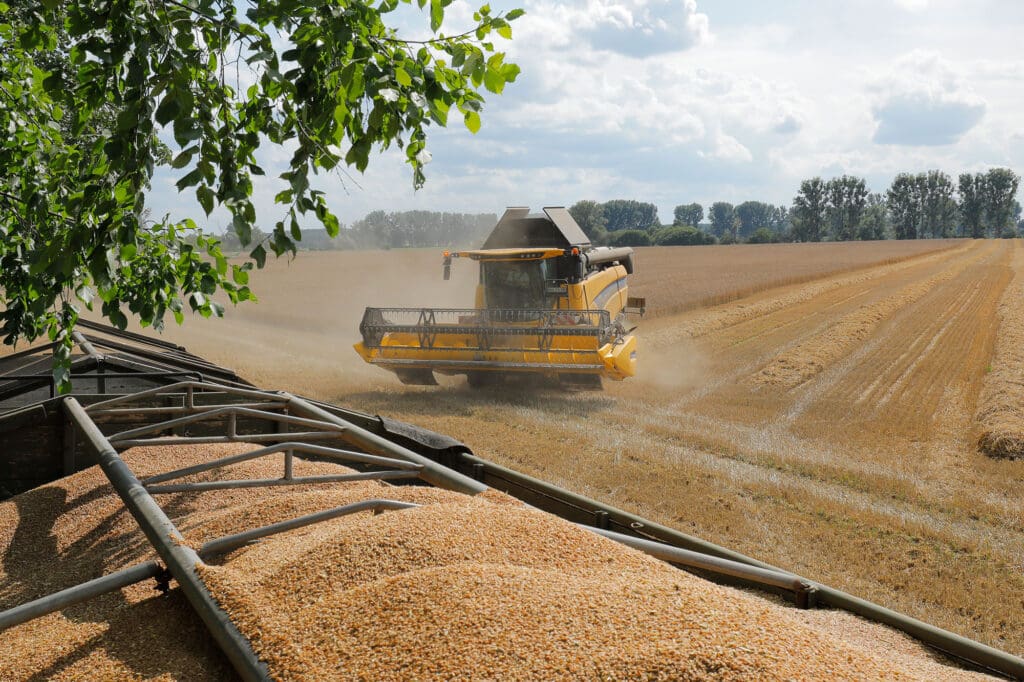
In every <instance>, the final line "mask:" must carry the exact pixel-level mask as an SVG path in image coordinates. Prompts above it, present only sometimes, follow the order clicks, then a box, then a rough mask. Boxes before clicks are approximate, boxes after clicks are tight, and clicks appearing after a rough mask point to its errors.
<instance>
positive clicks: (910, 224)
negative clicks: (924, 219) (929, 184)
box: [885, 173, 921, 239]
mask: <svg viewBox="0 0 1024 682" xmlns="http://www.w3.org/2000/svg"><path fill="white" fill-rule="evenodd" d="M885 199H886V202H887V203H888V205H889V214H890V215H891V216H892V225H893V231H894V232H895V233H896V239H917V237H918V227H919V226H920V224H921V185H920V183H919V182H918V181H917V177H916V176H914V175H911V174H910V173H900V174H899V175H897V176H896V177H895V178H893V181H892V185H890V187H889V190H888V191H887V192H886V193H885Z"/></svg>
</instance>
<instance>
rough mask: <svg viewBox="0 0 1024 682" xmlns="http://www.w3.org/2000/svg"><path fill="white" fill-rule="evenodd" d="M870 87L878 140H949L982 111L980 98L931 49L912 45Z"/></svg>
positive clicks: (983, 105)
mask: <svg viewBox="0 0 1024 682" xmlns="http://www.w3.org/2000/svg"><path fill="white" fill-rule="evenodd" d="M870 90H871V91H872V92H873V93H874V95H875V102H874V105H873V107H872V113H873V115H874V117H875V120H876V121H877V123H878V128H877V129H876V131H875V135H874V141H875V142H877V143H879V144H896V145H946V144H952V143H954V142H956V141H957V140H958V139H960V137H961V136H963V135H964V134H965V133H966V132H968V131H969V130H971V129H972V128H973V127H974V126H975V125H977V124H978V123H979V122H980V121H981V118H982V116H983V115H984V114H985V108H986V103H985V100H984V99H982V98H981V97H979V96H978V95H977V94H975V93H974V92H973V91H972V89H971V88H970V86H969V85H968V84H967V79H966V78H965V77H964V76H963V75H962V74H961V72H960V71H959V70H958V69H957V68H956V67H955V66H954V65H953V64H952V63H951V62H949V61H947V60H945V59H943V58H942V57H941V56H940V55H939V54H938V53H935V52H926V51H921V50H917V51H914V52H911V53H909V54H907V55H905V56H903V57H901V58H900V59H898V60H897V61H896V62H895V63H894V64H893V67H892V69H891V71H890V72H889V73H888V74H886V75H885V76H883V77H882V78H880V79H878V80H877V81H876V82H875V83H874V84H873V85H872V86H871V88H870Z"/></svg>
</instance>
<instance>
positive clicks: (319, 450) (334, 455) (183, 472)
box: [142, 433, 422, 485]
mask: <svg viewBox="0 0 1024 682" xmlns="http://www.w3.org/2000/svg"><path fill="white" fill-rule="evenodd" d="M281 435H287V436H291V435H293V434H290V433H289V434H281ZM295 451H298V452H305V453H307V454H311V455H317V456H320V457H325V458H328V459H331V460H334V461H342V462H345V461H349V462H360V463H362V464H373V465H376V466H385V467H394V468H396V469H407V470H417V471H418V470H419V469H420V468H422V467H420V465H418V464H413V463H411V462H407V461H405V460H403V459H395V458H393V457H378V456H376V455H367V454H366V453H364V452H352V451H351V450H338V449H337V448H325V447H323V446H319V445H308V444H306V443H293V442H290V441H289V442H284V443H278V444H276V445H269V446H267V447H265V448H260V449H259V450H253V451H252V452H243V453H240V454H237V455H230V456H228V457H221V458H219V459H214V460H211V461H209V462H203V463H202V464H195V465H193V466H189V467H183V468H181V469H175V470H174V471H168V472H167V473H165V474H157V475H156V476H150V477H149V478H144V479H142V483H143V484H144V485H150V484H151V483H163V482H164V481H170V480H173V479H175V478H181V477H182V476H191V475H193V474H199V473H202V472H204V471H209V470H210V469H217V468H218V467H223V466H228V465H229V464H237V463H239V462H245V461H248V460H251V459H257V458H259V457H265V456H267V455H273V454H276V453H279V452H284V453H285V455H286V456H287V454H288V453H290V452H295Z"/></svg>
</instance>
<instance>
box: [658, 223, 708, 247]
mask: <svg viewBox="0 0 1024 682" xmlns="http://www.w3.org/2000/svg"><path fill="white" fill-rule="evenodd" d="M651 243H652V244H655V245H657V246H693V245H698V244H714V243H715V238H714V237H712V236H711V235H709V234H707V233H705V232H702V231H700V230H698V229H697V228H696V227H693V226H691V225H670V226H667V227H662V228H661V229H659V230H657V231H655V233H654V234H653V235H652V237H651Z"/></svg>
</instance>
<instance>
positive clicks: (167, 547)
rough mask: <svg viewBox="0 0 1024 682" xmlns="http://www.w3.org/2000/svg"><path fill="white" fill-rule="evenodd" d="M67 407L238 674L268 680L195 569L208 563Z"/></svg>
mask: <svg viewBox="0 0 1024 682" xmlns="http://www.w3.org/2000/svg"><path fill="white" fill-rule="evenodd" d="M63 405H64V408H65V410H66V414H67V416H68V418H69V419H70V420H71V421H72V422H73V423H74V424H75V426H76V427H77V428H78V430H79V432H80V433H81V434H82V435H83V436H84V437H85V439H86V441H87V442H88V443H89V445H90V446H91V447H92V449H93V450H94V451H95V452H96V457H97V460H98V462H99V466H100V468H101V469H102V470H103V473H104V474H105V475H106V477H107V479H108V480H109V481H110V484H111V485H112V486H113V487H114V490H116V491H117V494H118V495H119V496H120V497H121V500H122V501H123V502H124V504H125V507H126V508H127V509H128V511H129V512H130V513H131V515H132V516H133V517H134V518H135V520H136V522H137V523H138V524H139V527H140V528H142V531H143V533H145V535H146V538H147V539H148V540H149V542H150V543H151V544H152V545H153V547H154V549H156V551H157V554H159V555H160V558H161V559H162V560H163V561H164V563H165V564H166V565H167V568H168V570H169V571H170V572H171V575H173V576H174V579H175V580H177V581H178V585H179V586H180V587H181V590H182V592H183V593H184V595H185V598H186V599H188V601H189V603H190V604H191V605H192V608H193V609H195V611H196V613H197V614H198V615H199V617H200V618H202V620H203V623H205V624H206V627H207V629H208V630H209V631H210V633H211V634H212V635H213V638H214V639H215V640H216V641H217V644H218V645H220V648H221V649H222V650H223V651H224V653H225V654H226V655H227V657H228V660H230V661H231V664H232V665H233V666H234V668H235V670H236V671H237V672H238V674H239V675H240V676H241V677H242V678H243V679H245V680H269V679H270V676H269V674H268V671H267V667H266V664H264V663H262V662H261V661H260V660H259V657H258V656H257V655H256V652H255V651H254V650H253V648H252V643H251V642H250V641H249V640H248V639H246V637H245V636H244V635H243V634H242V633H241V632H240V631H239V629H238V627H237V626H236V625H235V624H234V622H232V620H231V618H230V616H228V614H227V613H226V612H225V611H224V610H223V609H222V608H221V607H220V605H219V604H218V603H217V600H216V599H215V598H214V596H213V595H212V594H211V593H210V591H209V590H208V589H207V587H206V585H205V584H204V583H203V581H202V579H201V578H200V577H199V574H198V573H197V571H196V569H197V567H199V566H201V565H202V563H203V562H202V560H201V559H200V558H199V555H198V554H197V553H196V551H195V550H194V549H192V548H191V547H189V546H188V545H187V544H185V538H184V537H182V535H181V532H180V531H179V530H178V529H177V527H175V525H174V523H173V522H172V521H171V520H170V519H169V518H168V517H167V515H166V514H165V513H164V511H163V510H162V509H161V508H160V505H158V504H157V503H156V501H155V500H154V499H153V497H152V496H151V495H150V494H149V492H147V491H146V489H145V488H144V487H143V485H142V482H141V481H139V479H138V478H136V476H135V474H134V473H132V471H131V469H130V468H129V467H128V465H127V464H125V462H124V460H122V459H121V457H120V456H119V455H118V454H117V451H116V450H115V449H114V447H113V445H111V444H110V441H109V440H107V438H106V437H105V436H104V435H103V433H101V432H100V430H99V428H98V427H97V426H96V424H95V423H93V421H92V420H91V419H89V415H88V414H86V412H85V410H84V409H83V408H82V406H81V405H80V404H79V403H78V401H77V400H75V399H74V398H65V399H64V400H63Z"/></svg>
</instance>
